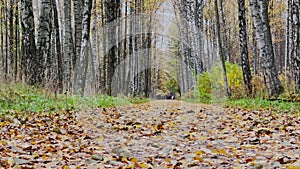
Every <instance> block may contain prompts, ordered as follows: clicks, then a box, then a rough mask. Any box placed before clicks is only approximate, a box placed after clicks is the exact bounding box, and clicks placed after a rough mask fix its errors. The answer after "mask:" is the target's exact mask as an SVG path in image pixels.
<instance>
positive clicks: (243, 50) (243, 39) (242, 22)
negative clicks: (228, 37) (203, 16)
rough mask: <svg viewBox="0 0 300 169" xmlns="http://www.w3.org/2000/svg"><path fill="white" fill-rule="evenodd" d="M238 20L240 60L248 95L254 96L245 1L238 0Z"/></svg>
mask: <svg viewBox="0 0 300 169" xmlns="http://www.w3.org/2000/svg"><path fill="white" fill-rule="evenodd" d="M238 6H239V11H238V18H239V27H240V59H241V62H242V69H243V76H244V83H245V85H246V89H247V94H248V96H250V95H251V94H252V84H251V78H252V77H251V71H250V64H249V59H248V44H247V28H246V15H245V0H238Z"/></svg>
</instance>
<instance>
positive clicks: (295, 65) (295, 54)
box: [289, 0, 300, 92]
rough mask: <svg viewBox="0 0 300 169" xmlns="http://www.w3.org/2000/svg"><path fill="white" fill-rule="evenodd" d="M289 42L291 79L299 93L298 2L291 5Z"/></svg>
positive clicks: (299, 18)
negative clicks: (292, 78)
mask: <svg viewBox="0 0 300 169" xmlns="http://www.w3.org/2000/svg"><path fill="white" fill-rule="evenodd" d="M291 7H292V9H291V17H292V18H291V19H292V25H291V32H290V33H291V40H292V42H291V43H292V44H291V45H290V49H289V50H290V51H291V60H292V70H293V77H294V81H295V85H296V86H295V87H296V90H297V92H300V26H299V25H300V16H299V15H300V3H299V0H293V2H292V5H291Z"/></svg>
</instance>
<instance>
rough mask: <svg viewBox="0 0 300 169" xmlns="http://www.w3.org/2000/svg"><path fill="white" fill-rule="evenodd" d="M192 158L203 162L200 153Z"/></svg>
mask: <svg viewBox="0 0 300 169" xmlns="http://www.w3.org/2000/svg"><path fill="white" fill-rule="evenodd" d="M194 160H198V161H199V162H203V158H202V157H201V156H200V155H196V156H195V157H194Z"/></svg>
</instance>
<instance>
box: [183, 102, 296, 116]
mask: <svg viewBox="0 0 300 169" xmlns="http://www.w3.org/2000/svg"><path fill="white" fill-rule="evenodd" d="M182 100H183V101H187V102H192V103H205V104H216V105H222V106H224V105H225V106H226V107H238V108H241V109H250V110H272V111H275V112H286V113H296V114H299V113H300V103H299V102H287V101H283V100H275V101H269V100H264V99H259V98H256V99H227V100H225V99H221V100H220V99H215V100H214V99H196V98H192V99H191V98H186V99H182Z"/></svg>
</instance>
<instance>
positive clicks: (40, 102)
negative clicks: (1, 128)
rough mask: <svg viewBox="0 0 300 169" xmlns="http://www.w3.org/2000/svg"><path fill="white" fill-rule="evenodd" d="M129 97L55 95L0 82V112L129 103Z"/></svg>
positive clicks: (110, 105)
mask: <svg viewBox="0 0 300 169" xmlns="http://www.w3.org/2000/svg"><path fill="white" fill-rule="evenodd" d="M130 103H131V102H130V99H125V98H117V97H111V96H107V95H97V96H92V97H80V96H74V95H64V94H61V95H57V96H55V95H54V94H53V93H52V92H49V91H45V90H42V89H39V88H36V87H32V86H27V85H22V84H0V113H1V114H2V115H3V114H6V113H18V112H22V113H26V112H57V111H62V110H66V111H69V110H84V109H88V108H96V107H113V106H120V105H126V104H130Z"/></svg>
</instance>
